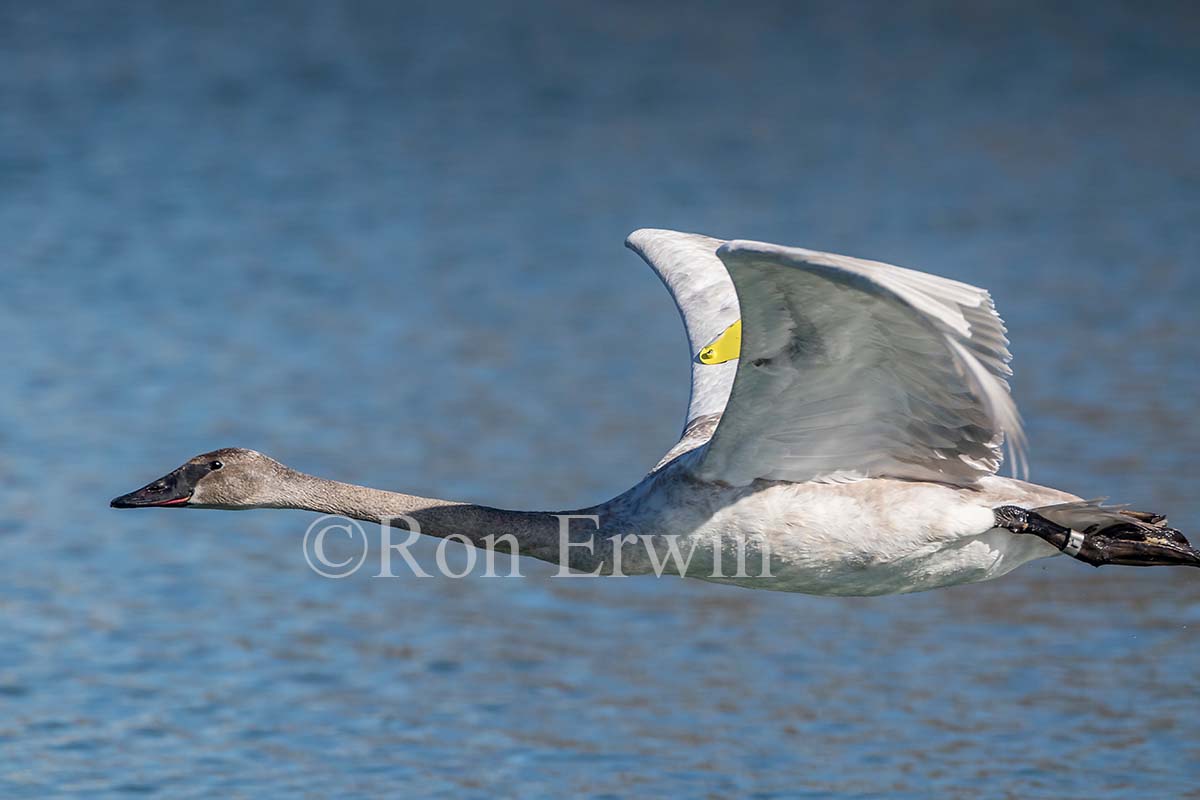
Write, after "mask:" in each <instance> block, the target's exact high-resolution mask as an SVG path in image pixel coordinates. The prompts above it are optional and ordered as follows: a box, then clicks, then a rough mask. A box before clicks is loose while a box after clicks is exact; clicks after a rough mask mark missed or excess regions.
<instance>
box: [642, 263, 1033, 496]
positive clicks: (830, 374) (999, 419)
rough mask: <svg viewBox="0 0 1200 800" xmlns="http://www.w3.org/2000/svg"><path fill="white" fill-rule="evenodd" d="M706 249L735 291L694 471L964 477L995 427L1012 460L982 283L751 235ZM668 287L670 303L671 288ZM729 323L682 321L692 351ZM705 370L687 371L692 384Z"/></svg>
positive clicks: (996, 443)
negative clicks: (733, 355) (726, 375)
mask: <svg viewBox="0 0 1200 800" xmlns="http://www.w3.org/2000/svg"><path fill="white" fill-rule="evenodd" d="M685 255H686V254H685V253H683V252H679V253H678V255H677V256H676V258H678V259H682V258H684V257H685ZM717 256H718V257H719V258H720V260H721V261H722V262H724V264H725V266H726V268H727V270H728V273H729V275H730V276H731V278H732V280H733V284H734V286H735V287H736V290H737V295H738V298H739V300H740V306H741V315H742V332H741V335H742V342H741V358H740V359H739V360H738V361H737V362H735V363H737V364H738V367H737V374H736V379H735V381H734V384H733V388H732V391H731V392H730V396H729V399H728V403H727V406H726V408H725V412H724V415H723V416H722V418H721V420H720V423H719V424H718V425H717V428H716V431H715V433H714V434H713V435H712V438H711V440H710V441H709V442H708V444H707V446H706V447H705V448H704V449H703V450H697V451H696V453H695V454H694V458H695V459H696V460H695V461H694V463H693V465H692V471H693V473H694V474H696V475H697V477H699V478H701V479H705V480H712V481H722V482H725V483H729V484H734V485H744V484H746V483H749V482H751V481H753V480H755V479H757V478H763V479H769V480H782V481H796V482H799V481H808V480H821V479H824V480H839V479H853V478H858V477H870V476H889V477H897V478H911V479H919V480H936V481H944V482H950V483H960V484H962V483H971V482H974V481H975V480H977V479H978V478H980V477H982V476H985V475H989V474H992V473H994V472H995V471H996V469H997V467H998V466H999V464H1000V461H1001V459H1002V453H1001V445H1002V443H1003V441H1004V437H1005V436H1006V435H1007V437H1008V442H1009V449H1010V454H1011V455H1012V456H1013V459H1014V462H1015V463H1017V464H1023V446H1024V435H1023V433H1022V430H1021V421H1020V417H1019V415H1018V414H1017V409H1016V405H1015V404H1014V403H1013V400H1012V397H1011V396H1010V395H1009V391H1008V383H1007V382H1006V381H1005V377H1006V376H1007V375H1010V374H1011V370H1010V369H1009V368H1008V361H1009V359H1010V356H1009V353H1008V349H1007V344H1008V340H1007V339H1006V338H1005V335H1004V325H1003V323H1002V322H1001V320H1000V318H999V316H997V314H996V311H995V307H994V306H993V305H992V301H991V298H990V297H989V296H988V293H987V292H986V291H984V290H983V289H978V288H976V287H974V286H969V285H967V284H964V283H959V282H957V281H952V280H948V279H946V278H939V277H936V276H933V275H927V274H924V273H921V272H915V271H913V270H908V269H902V268H900V267H893V266H890V265H888V264H881V263H878V262H874V261H863V260H860V259H855V258H847V257H845V256H838V255H832V254H829V253H818V252H815V251H812V250H802V249H799V248H791V247H779V246H777V245H771V244H764V243H761V242H748V241H732V242H728V243H726V244H724V245H722V246H721V247H720V248H719V249H718V250H717ZM648 260H649V259H648ZM707 266H708V263H707V261H705V268H706V269H707ZM678 269H682V267H680V268H678ZM660 274H661V273H660ZM680 276H681V273H677V274H676V275H674V276H673V277H674V278H676V279H679V278H680ZM664 280H668V278H666V277H664ZM668 285H669V286H670V285H671V283H670V281H669V280H668ZM671 288H672V292H673V293H674V294H675V295H676V298H677V301H678V298H679V296H680V295H681V293H682V292H683V291H684V289H682V288H676V287H674V286H672V287H671ZM681 307H682V304H681ZM684 317H685V322H686V321H688V319H689V314H688V312H687V310H686V309H684ZM728 319H729V318H728V317H727V316H722V317H721V319H720V321H715V324H714V325H712V326H708V327H706V328H705V329H704V331H703V332H700V331H697V333H698V334H699V335H698V336H696V337H695V338H691V330H690V326H689V337H690V340H691V342H692V349H693V352H696V351H698V349H699V347H702V346H703V345H704V344H707V340H704V341H702V340H703V339H704V337H705V336H707V335H710V334H712V335H716V333H719V332H720V331H719V330H716V329H717V328H718V326H720V325H721V323H725V324H728V322H727V321H728ZM714 330H716V333H714ZM720 366H726V365H720ZM707 369H710V367H708V366H703V365H695V366H693V375H694V377H693V385H697V384H701V383H703V381H704V377H703V375H704V370H707ZM697 373H699V375H697Z"/></svg>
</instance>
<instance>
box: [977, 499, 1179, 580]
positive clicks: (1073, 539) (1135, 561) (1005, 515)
mask: <svg viewBox="0 0 1200 800" xmlns="http://www.w3.org/2000/svg"><path fill="white" fill-rule="evenodd" d="M993 513H994V514H995V517H996V527H997V528H1006V529H1007V530H1010V531H1012V532H1013V533H1029V534H1033V535H1034V536H1037V537H1039V538H1041V539H1043V540H1045V541H1046V542H1049V543H1050V544H1052V545H1054V546H1055V547H1057V548H1058V549H1059V550H1061V551H1063V552H1064V553H1066V554H1067V555H1069V556H1074V557H1075V558H1077V559H1079V560H1080V561H1083V562H1084V563H1087V564H1091V565H1092V566H1093V567H1102V566H1104V565H1105V564H1124V565H1127V566H1135V567H1154V566H1172V565H1187V566H1192V567H1200V552H1198V551H1196V550H1195V549H1194V548H1192V546H1191V545H1190V544H1188V540H1187V539H1186V538H1184V536H1183V534H1182V533H1180V532H1179V531H1177V530H1175V529H1174V528H1168V527H1165V526H1159V527H1152V526H1150V525H1139V524H1137V522H1136V521H1135V520H1138V519H1139V518H1138V517H1137V515H1136V514H1129V515H1128V516H1130V518H1131V521H1130V522H1129V523H1128V524H1124V525H1121V524H1118V525H1109V526H1107V527H1104V528H1100V529H1098V530H1092V529H1088V531H1086V532H1080V531H1074V530H1071V529H1070V528H1067V527H1064V526H1062V525H1059V524H1058V523H1056V522H1052V521H1051V520H1048V519H1046V518H1045V517H1043V516H1042V515H1041V514H1038V513H1037V512H1036V511H1030V510H1029V509H1027V508H1021V507H1020V506H1000V507H999V508H996V509H993ZM1148 516H1153V515H1148ZM1159 519H1161V517H1159Z"/></svg>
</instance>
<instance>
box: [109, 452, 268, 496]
mask: <svg viewBox="0 0 1200 800" xmlns="http://www.w3.org/2000/svg"><path fill="white" fill-rule="evenodd" d="M286 471H287V467H285V466H283V465H282V464H280V463H279V462H278V461H276V460H275V459H273V458H270V457H268V456H264V455H263V454H262V453H258V452H255V451H254V450H243V449H241V448H238V447H227V448H225V449H223V450H213V451H212V452H211V453H204V454H203V455H198V456H196V457H195V458H193V459H191V460H190V461H188V462H187V463H186V464H184V465H183V466H182V467H180V468H179V469H177V470H175V471H173V472H170V473H167V474H166V475H164V476H162V477H161V478H159V479H158V480H156V481H152V482H150V483H148V484H146V485H145V486H143V487H142V488H140V489H138V490H137V491H135V492H130V493H129V494H123V495H121V496H120V497H114V498H113V500H112V502H111V503H110V504H109V505H111V506H112V507H113V508H156V507H167V508H227V509H239V508H261V507H263V506H268V505H271V504H272V499H273V497H272V495H273V492H272V491H271V488H272V486H275V485H277V484H278V481H279V479H280V478H281V477H282V476H283V473H285V472H286Z"/></svg>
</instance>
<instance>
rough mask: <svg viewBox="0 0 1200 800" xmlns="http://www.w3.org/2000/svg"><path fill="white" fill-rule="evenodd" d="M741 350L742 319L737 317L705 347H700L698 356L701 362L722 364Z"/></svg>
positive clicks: (737, 354)
mask: <svg viewBox="0 0 1200 800" xmlns="http://www.w3.org/2000/svg"><path fill="white" fill-rule="evenodd" d="M741 352H742V321H741V320H740V319H739V320H738V321H737V322H735V323H733V324H732V325H730V326H729V327H728V328H726V329H725V331H724V333H722V334H721V335H720V336H718V337H717V338H716V339H713V340H712V341H711V342H709V344H708V345H707V346H706V347H703V348H701V349H700V355H699V356H698V358H699V359H700V363H701V364H724V363H725V362H726V361H732V360H733V359H735V358H737V357H738V356H739V355H741Z"/></svg>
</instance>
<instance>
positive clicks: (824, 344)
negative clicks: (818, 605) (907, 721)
mask: <svg viewBox="0 0 1200 800" xmlns="http://www.w3.org/2000/svg"><path fill="white" fill-rule="evenodd" d="M627 244H628V245H629V246H630V247H631V248H632V249H634V250H635V251H637V252H638V253H639V254H640V255H642V257H643V258H645V260H646V261H647V263H649V264H650V266H651V267H652V268H653V269H654V270H655V272H656V273H657V274H658V275H659V277H660V278H662V280H663V282H664V284H666V286H667V288H668V289H669V290H670V291H671V294H672V297H673V298H674V300H675V302H676V305H677V306H678V307H679V310H680V313H681V315H682V316H683V321H684V325H685V327H686V329H687V333H688V339H689V342H690V344H691V351H692V354H693V356H694V358H693V367H692V394H691V400H690V403H689V407H688V415H687V422H686V424H685V426H684V433H683V435H682V437H681V438H680V440H679V443H678V444H677V445H676V446H675V447H674V448H672V450H671V451H670V452H669V453H668V454H667V455H666V456H665V457H664V458H663V460H662V461H661V462H660V463H659V464H658V466H656V467H655V468H654V469H653V470H652V471H651V472H650V473H649V474H648V475H647V476H646V477H645V478H644V479H643V480H642V481H641V482H640V483H639V484H638V485H637V486H635V487H633V488H632V489H630V490H629V491H628V492H625V493H624V494H622V495H620V496H618V497H616V498H614V499H612V500H610V501H608V502H607V503H602V504H600V505H598V506H594V507H591V508H587V509H580V510H576V511H564V512H559V513H549V512H520V511H504V510H500V509H493V508H487V507H483V506H475V505H470V504H463V503H452V502H448V501H442V500H434V499H429V498H421V497H415V496H412V495H405V494H400V493H395V492H385V491H381V490H377V489H369V488H366V487H360V486H353V485H350V484H344V483H337V482H334V481H327V480H324V479H321V478H315V477H312V476H309V475H304V474H302V473H298V472H296V471H294V470H291V469H289V468H287V467H285V466H283V465H282V464H279V463H278V462H275V461H273V460H272V459H269V458H267V457H266V456H263V455H261V454H258V453H255V452H253V451H247V450H222V451H215V452H213V453H209V454H205V455H203V456H198V457H197V458H195V459H192V461H190V462H188V463H187V464H185V465H184V466H183V467H180V468H179V469H178V470H176V471H175V472H172V473H171V474H169V475H167V476H166V477H164V478H162V479H160V480H159V481H156V482H154V483H152V484H149V485H148V486H146V487H144V488H142V489H139V490H138V491H137V492H133V493H130V494H129V495H125V496H123V497H120V498H117V499H116V500H114V501H113V505H115V506H118V507H132V506H151V505H153V506H162V505H171V506H178V507H183V506H192V507H210V508H227V509H236V508H262V507H271V508H301V509H307V510H312V511H319V512H322V513H332V514H343V515H346V516H350V517H355V518H357V519H363V520H368V521H384V522H386V523H387V524H392V525H396V526H399V527H410V528H411V527H413V526H414V525H419V526H420V530H421V532H422V533H427V534H432V535H434V536H443V537H445V536H451V535H461V536H463V537H465V538H466V539H467V540H469V541H471V542H472V543H474V544H476V545H477V546H481V547H483V546H489V544H491V543H492V542H495V541H497V540H499V539H501V538H502V537H504V536H506V535H507V536H510V537H511V538H512V541H515V542H516V543H517V548H516V549H517V550H518V552H519V553H520V554H521V555H529V556H533V557H535V558H540V559H543V560H547V561H553V562H556V563H559V564H560V565H569V566H570V567H571V568H573V569H575V570H580V571H585V572H593V573H597V574H605V573H611V572H614V571H620V572H621V573H622V574H638V573H647V572H660V571H662V569H661V565H662V564H663V563H664V562H668V561H669V558H670V557H671V554H672V551H674V553H675V554H676V555H677V556H679V557H680V558H678V559H677V560H675V561H674V562H673V567H672V568H671V570H670V571H674V572H679V573H680V574H684V575H687V576H689V577H697V578H703V579H706V580H717V581H724V582H732V583H738V584H741V585H745V586H750V587H754V588H764V589H774V590H780V591H794V592H806V593H812V594H831V595H873V594H887V593H895V592H911V591H919V590H924V589H932V588H936V587H940V586H948V585H953V584H960V583H971V582H975V581H981V580H987V579H989V578H994V577H998V576H1000V575H1003V574H1005V573H1007V572H1009V571H1011V570H1012V569H1014V568H1016V567H1018V566H1020V565H1021V564H1023V563H1025V562H1027V561H1030V560H1033V559H1036V558H1042V557H1045V556H1051V555H1055V554H1057V553H1058V552H1060V551H1063V550H1065V551H1066V552H1068V553H1071V554H1072V555H1077V556H1078V557H1080V558H1081V559H1084V560H1086V561H1088V563H1093V564H1097V565H1099V564H1101V563H1130V564H1167V563H1186V564H1192V565H1200V556H1197V555H1196V553H1195V552H1194V551H1192V550H1191V548H1190V546H1188V545H1187V542H1186V540H1185V539H1183V537H1182V535H1181V534H1179V533H1178V532H1177V531H1174V530H1172V529H1170V528H1167V527H1166V526H1165V524H1164V522H1165V520H1164V519H1163V518H1162V517H1160V516H1158V515H1152V514H1137V513H1133V512H1124V511H1120V510H1117V509H1112V508H1105V507H1101V506H1098V505H1095V504H1090V503H1084V502H1082V501H1080V500H1079V498H1077V497H1075V496H1073V495H1070V494H1067V493H1065V492H1061V491H1058V490H1056V489H1051V488H1048V487H1044V486H1037V485H1034V484H1030V483H1026V482H1024V481H1020V480H1015V479H1006V478H1001V477H998V476H996V475H995V472H996V470H997V468H998V466H999V464H1000V462H1001V460H1002V453H1001V447H1002V446H1003V444H1004V442H1005V441H1006V440H1007V443H1008V450H1009V453H1010V456H1011V457H1012V459H1013V461H1014V463H1016V464H1017V465H1020V466H1023V464H1024V455H1023V444H1024V436H1023V434H1022V431H1021V423H1020V418H1019V416H1018V414H1017V410H1016V405H1015V404H1014V402H1013V400H1012V398H1011V396H1010V395H1009V391H1008V384H1007V382H1006V380H1005V378H1006V376H1008V375H1009V374H1011V373H1010V370H1009V368H1008V362H1009V353H1008V350H1007V340H1006V339H1005V336H1004V327H1003V324H1002V323H1001V321H1000V318H999V316H997V314H996V312H995V309H994V307H993V306H992V302H991V299H990V297H989V296H988V294H987V292H985V291H984V290H982V289H978V288H975V287H973V286H968V285H966V284H962V283H958V282H955V281H951V280H947V279H945V278H939V277H936V276H932V275H926V274H924V273H919V272H914V271H912V270H906V269H901V268H899V267H893V266H890V265H887V264H881V263H877V262H870V261H862V260H858V259H852V258H847V257H845V256H836V255H831V254H827V253H818V252H814V251H809V250H801V249H799V248H787V247H779V246H777V245H769V244H764V243H759V242H742V241H735V242H722V241H719V240H716V239H711V238H709V237H705V236H699V235H695V234H684V233H676V232H673V231H654V230H643V231H637V232H635V233H634V234H632V235H631V236H630V238H629V240H628V242H627ZM227 463H228V464H229V467H231V468H226V464H227ZM570 516H575V517H587V518H589V519H587V520H582V521H581V520H576V521H575V524H571V522H570V520H568V519H567V518H568V517H570ZM564 522H565V523H566V524H568V525H570V531H571V532H572V536H571V537H570V538H571V541H573V542H577V543H578V542H580V541H581V539H582V540H586V543H587V544H588V546H587V547H583V546H570V547H564V538H563V531H564V527H563V526H564ZM1028 534H1034V535H1028ZM489 537H493V538H489ZM618 548H619V549H618ZM739 559H740V560H739ZM735 564H736V565H739V566H738V568H736V569H735V568H734V565H735Z"/></svg>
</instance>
